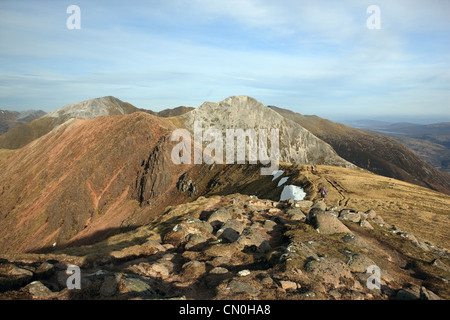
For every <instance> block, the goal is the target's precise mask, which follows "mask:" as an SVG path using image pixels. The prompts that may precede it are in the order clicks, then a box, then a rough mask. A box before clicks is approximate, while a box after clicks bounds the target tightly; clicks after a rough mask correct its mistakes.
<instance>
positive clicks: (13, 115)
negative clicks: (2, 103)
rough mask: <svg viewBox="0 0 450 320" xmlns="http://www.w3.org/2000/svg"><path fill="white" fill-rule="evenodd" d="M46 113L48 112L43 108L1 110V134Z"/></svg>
mask: <svg viewBox="0 0 450 320" xmlns="http://www.w3.org/2000/svg"><path fill="white" fill-rule="evenodd" d="M45 114H46V113H45V112H44V111H42V110H27V111H21V112H17V111H8V110H0V135H2V134H4V133H5V132H7V131H8V130H10V129H12V128H14V127H17V126H19V125H21V124H25V123H28V122H30V121H32V120H34V119H38V118H40V117H42V116H44V115H45Z"/></svg>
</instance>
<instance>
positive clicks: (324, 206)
mask: <svg viewBox="0 0 450 320" xmlns="http://www.w3.org/2000/svg"><path fill="white" fill-rule="evenodd" d="M311 208H312V209H313V208H317V209H320V210H323V211H325V210H327V204H326V203H325V202H324V201H322V200H317V201H314V204H313V205H312V207H311Z"/></svg>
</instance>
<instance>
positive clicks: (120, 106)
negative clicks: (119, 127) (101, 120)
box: [46, 96, 136, 119]
mask: <svg viewBox="0 0 450 320" xmlns="http://www.w3.org/2000/svg"><path fill="white" fill-rule="evenodd" d="M134 111H136V108H135V107H133V106H132V105H130V104H129V103H126V102H123V101H121V100H119V99H117V98H115V97H113V96H105V97H100V98H93V99H88V100H84V101H81V102H75V103H71V104H68V105H65V106H64V107H62V108H59V109H57V110H55V111H52V112H50V113H48V114H47V115H46V117H53V118H66V119H69V118H77V119H90V118H95V117H99V116H110V115H120V114H128V113H131V112H134Z"/></svg>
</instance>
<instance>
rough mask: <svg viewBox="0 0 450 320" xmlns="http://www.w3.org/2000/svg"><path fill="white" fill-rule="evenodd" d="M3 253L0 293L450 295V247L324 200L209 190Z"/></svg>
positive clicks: (93, 296)
mask: <svg viewBox="0 0 450 320" xmlns="http://www.w3.org/2000/svg"><path fill="white" fill-rule="evenodd" d="M0 258H1V260H0V299H62V300H65V299H233V300H234V299H258V300H264V299H329V300H348V299H351V300H360V299H370V300H371V299H382V300H384V299H448V298H450V290H449V286H448V280H449V279H450V267H448V266H449V265H450V256H449V252H448V251H447V250H446V249H444V248H441V247H439V246H436V245H434V244H431V243H429V242H425V241H423V240H421V239H419V238H417V237H415V236H414V235H412V234H410V233H407V232H405V231H402V230H399V229H398V228H397V227H395V226H393V225H389V224H386V223H385V221H384V219H383V217H382V216H381V215H380V214H377V212H375V211H374V210H369V211H367V210H366V211H365V212H362V211H356V210H349V209H342V208H340V207H336V206H330V205H329V204H328V202H327V200H326V199H325V200H317V199H315V200H313V201H309V200H304V201H285V202H276V201H271V200H261V199H258V198H257V197H256V196H244V195H240V194H234V195H228V196H213V197H209V198H204V197H200V198H198V199H197V200H196V201H194V202H191V203H188V204H182V205H179V206H174V207H169V208H168V209H167V210H166V211H165V212H164V214H163V215H161V216H158V217H157V218H155V219H154V220H153V221H152V222H151V223H150V224H148V225H145V226H143V227H140V228H138V229H135V230H132V231H129V232H127V233H123V234H119V235H116V236H114V237H112V238H110V239H108V240H105V241H103V242H101V243H98V244H95V245H91V246H84V247H79V248H68V249H65V250H64V251H59V252H53V253H47V254H23V255H15V256H3V257H0ZM70 265H77V266H78V267H80V270H81V289H69V288H67V280H68V277H70V275H69V274H67V268H68V267H69V266H70ZM373 266H376V267H378V268H379V270H380V271H381V277H380V289H376V288H375V289H374V288H369V287H368V280H369V283H371V284H374V282H373V281H371V279H373V278H370V279H369V277H371V276H373V274H372V273H368V272H367V271H368V268H369V270H370V268H373Z"/></svg>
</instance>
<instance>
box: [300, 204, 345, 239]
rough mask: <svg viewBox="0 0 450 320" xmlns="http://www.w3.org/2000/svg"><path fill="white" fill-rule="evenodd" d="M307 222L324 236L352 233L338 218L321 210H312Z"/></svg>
mask: <svg viewBox="0 0 450 320" xmlns="http://www.w3.org/2000/svg"><path fill="white" fill-rule="evenodd" d="M306 221H307V223H309V224H310V225H312V226H313V227H314V228H315V229H316V230H317V231H318V232H320V233H322V234H334V233H351V231H350V230H349V229H348V228H347V227H346V226H345V225H344V224H343V223H342V222H341V221H339V219H338V218H337V217H335V216H334V215H332V214H329V213H327V212H325V211H323V210H321V209H317V208H314V209H311V211H310V212H309V213H308V215H307V216H306Z"/></svg>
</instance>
